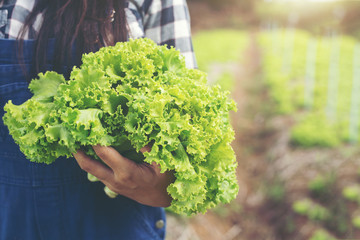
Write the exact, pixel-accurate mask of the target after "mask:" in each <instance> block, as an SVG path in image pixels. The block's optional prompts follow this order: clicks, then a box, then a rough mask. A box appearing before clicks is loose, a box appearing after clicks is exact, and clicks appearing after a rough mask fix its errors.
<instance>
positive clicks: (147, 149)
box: [140, 145, 151, 153]
mask: <svg viewBox="0 0 360 240" xmlns="http://www.w3.org/2000/svg"><path fill="white" fill-rule="evenodd" d="M150 151H151V147H150V146H149V145H146V146H145V147H143V148H141V149H140V152H141V153H145V152H150Z"/></svg>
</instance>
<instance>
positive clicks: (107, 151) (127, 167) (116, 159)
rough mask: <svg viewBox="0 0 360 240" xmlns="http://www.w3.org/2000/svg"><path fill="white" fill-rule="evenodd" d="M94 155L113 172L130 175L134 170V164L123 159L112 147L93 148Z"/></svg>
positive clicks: (98, 146)
mask: <svg viewBox="0 0 360 240" xmlns="http://www.w3.org/2000/svg"><path fill="white" fill-rule="evenodd" d="M93 148H94V151H95V153H96V155H98V156H99V158H100V159H101V160H103V161H104V163H105V164H106V165H108V166H109V167H110V168H111V169H113V171H117V172H120V171H121V172H127V173H131V172H133V171H134V170H135V168H136V163H135V162H133V161H131V160H129V159H127V158H125V157H123V156H122V155H121V154H120V153H119V152H118V151H116V150H115V149H114V148H112V147H103V146H100V145H97V146H93Z"/></svg>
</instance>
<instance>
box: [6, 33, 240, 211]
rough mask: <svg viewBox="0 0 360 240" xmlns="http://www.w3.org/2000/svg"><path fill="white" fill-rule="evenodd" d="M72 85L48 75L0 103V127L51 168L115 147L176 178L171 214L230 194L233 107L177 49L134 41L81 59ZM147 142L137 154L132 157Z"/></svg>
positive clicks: (234, 186) (202, 208)
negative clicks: (14, 99) (0, 108)
mask: <svg viewBox="0 0 360 240" xmlns="http://www.w3.org/2000/svg"><path fill="white" fill-rule="evenodd" d="M82 61H83V63H82V65H81V67H79V68H77V67H76V68H74V69H73V71H72V73H71V77H70V80H68V81H65V79H64V77H63V76H62V75H60V74H57V73H55V72H47V73H45V74H40V75H39V79H34V80H33V81H32V82H31V83H30V86H29V88H30V90H31V91H32V92H33V94H34V95H33V97H32V98H31V99H29V100H28V101H26V102H25V103H23V104H22V105H19V106H16V105H14V104H12V103H11V102H9V103H8V104H7V105H6V106H5V111H6V114H5V115H4V117H3V119H4V123H5V124H6V125H7V126H8V128H9V132H10V134H11V135H12V136H13V138H14V140H15V142H16V143H18V144H19V146H20V149H21V150H22V152H23V153H24V154H25V155H26V156H27V157H28V158H29V159H30V160H31V161H34V162H44V163H47V164H50V163H52V162H54V161H55V160H56V159H57V158H58V157H60V156H66V157H71V156H72V153H74V152H76V150H78V149H82V150H83V151H84V152H86V154H87V155H89V156H91V157H93V158H94V159H98V160H100V159H99V158H98V157H97V155H96V154H95V152H94V151H93V149H92V145H98V144H100V145H103V146H113V147H114V148H115V149H116V150H118V151H119V152H120V153H121V154H123V155H124V156H125V157H128V158H130V159H132V160H134V161H137V162H146V163H149V164H151V163H157V164H158V165H159V166H160V167H161V171H162V172H165V171H174V172H175V173H174V174H175V177H176V180H175V182H174V183H172V184H171V185H170V186H169V187H168V189H167V190H168V192H169V194H171V196H172V197H173V201H172V204H171V209H172V210H174V211H175V212H179V213H185V214H189V215H190V214H192V213H196V212H205V211H206V210H207V209H208V208H211V207H214V206H215V205H216V204H218V203H220V202H224V203H227V202H230V200H232V199H234V198H235V196H236V194H237V192H238V185H237V180H236V175H235V170H236V166H237V163H236V159H235V155H234V151H233V149H232V148H231V146H230V143H231V141H232V140H233V139H234V131H233V129H232V127H231V126H230V120H229V111H231V110H235V109H236V107H235V103H234V102H233V101H232V100H230V99H229V98H228V93H225V92H222V91H221V90H220V88H219V87H218V86H216V87H210V86H208V85H206V74H205V73H204V72H201V71H199V70H195V69H187V68H186V67H185V61H184V59H183V58H182V57H180V52H179V51H176V50H175V49H174V48H171V49H168V48H167V47H166V46H158V45H156V44H155V43H154V42H153V41H151V40H150V39H146V38H144V39H137V40H131V41H129V42H124V43H118V44H117V45H116V46H113V47H105V48H102V49H100V50H99V51H98V52H96V53H89V54H86V55H84V56H83V58H82ZM149 144H150V145H151V151H150V152H147V153H145V154H144V155H142V154H141V153H139V150H140V149H141V148H142V147H144V146H147V145H149Z"/></svg>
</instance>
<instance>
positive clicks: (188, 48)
mask: <svg viewBox="0 0 360 240" xmlns="http://www.w3.org/2000/svg"><path fill="white" fill-rule="evenodd" d="M36 1H37V0H4V1H3V4H2V6H0V38H9V39H14V38H17V36H18V34H19V31H20V29H21V27H22V26H23V24H24V22H25V19H26V17H27V16H28V14H29V13H30V12H31V11H32V9H33V7H34V5H35V3H36ZM126 16H127V21H128V26H129V36H130V37H131V38H141V37H148V38H150V39H152V40H153V41H155V42H156V43H157V44H159V45H163V44H167V45H168V46H174V47H175V48H176V49H178V50H180V52H181V54H182V55H183V56H184V57H185V61H186V65H187V67H189V68H195V67H197V66H196V60H195V56H194V52H193V47H192V42H191V30H190V16H189V11H188V7H187V4H186V0H132V1H130V0H129V1H128V2H127V7H126ZM42 21H43V16H42V14H39V15H38V16H37V18H36V21H35V22H34V24H33V26H32V27H31V29H30V30H29V32H28V33H27V34H25V39H33V38H35V37H36V34H37V32H38V31H39V30H40V27H41V24H42Z"/></svg>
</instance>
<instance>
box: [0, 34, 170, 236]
mask: <svg viewBox="0 0 360 240" xmlns="http://www.w3.org/2000/svg"><path fill="white" fill-rule="evenodd" d="M17 44H18V43H17V41H15V40H9V39H0V117H1V118H2V116H3V115H4V110H3V108H4V105H5V104H6V103H7V102H8V101H9V100H12V102H13V103H14V104H21V103H23V102H25V101H26V100H27V99H29V98H30V97H31V96H32V94H31V92H30V91H29V90H28V82H27V80H26V77H25V76H24V72H25V71H24V69H26V70H27V71H28V72H30V70H31V66H32V60H33V51H34V41H33V40H25V41H24V46H23V58H24V61H23V63H24V64H23V66H21V65H19V63H18V54H17V48H18V47H17ZM53 52H54V48H53V43H52V42H50V43H49V47H48V57H47V59H52V58H53V57H54V56H53ZM47 67H48V69H49V70H51V68H52V66H51V65H50V64H49V65H47ZM103 188H104V185H103V184H102V183H100V182H96V183H93V182H89V181H88V180H87V174H86V173H85V172H84V171H82V170H81V169H80V167H79V166H78V164H77V162H76V160H75V159H66V158H60V159H57V160H56V161H55V163H53V164H50V165H46V164H39V163H32V162H30V161H29V160H28V159H26V158H25V156H24V155H23V154H22V153H21V152H20V150H19V147H18V146H17V145H16V144H15V143H14V141H13V139H12V138H11V136H9V133H8V130H7V127H6V126H4V123H3V122H2V119H1V120H0V240H13V239H14V240H15V239H16V240H38V239H43V240H50V239H51V240H57V239H58V240H92V239H94V240H100V239H101V240H103V239H104V240H112V239H119V240H122V239H124V240H142V239H144V240H151V239H164V235H165V224H163V223H165V213H164V209H162V208H155V207H149V206H144V205H141V204H139V203H137V202H135V201H133V200H130V199H128V198H126V197H123V196H118V197H116V198H114V199H111V198H109V197H108V196H106V194H105V193H104V190H103Z"/></svg>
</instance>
